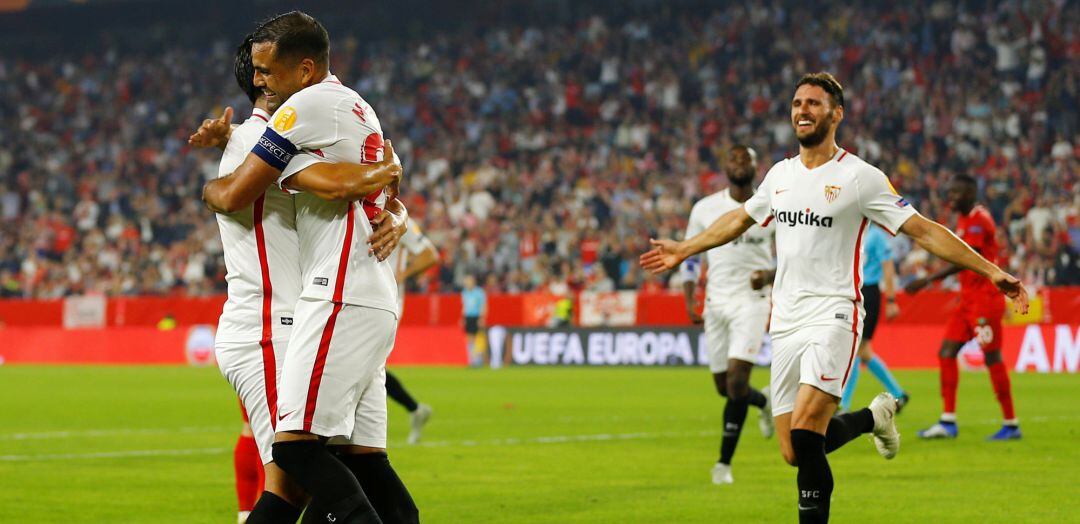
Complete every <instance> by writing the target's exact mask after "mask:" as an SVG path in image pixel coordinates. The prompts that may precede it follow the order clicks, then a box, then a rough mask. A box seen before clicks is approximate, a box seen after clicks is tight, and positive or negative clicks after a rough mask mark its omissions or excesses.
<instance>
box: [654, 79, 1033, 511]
mask: <svg viewBox="0 0 1080 524" xmlns="http://www.w3.org/2000/svg"><path fill="white" fill-rule="evenodd" d="M843 118H844V91H843V88H842V87H841V86H840V83H839V82H837V81H836V79H835V78H833V76H832V75H830V74H828V73H814V74H808V75H805V76H803V77H802V78H801V79H800V80H799V82H798V83H797V84H796V86H795V95H794V97H793V98H792V101H791V125H792V127H794V129H795V135H796V137H797V139H798V141H799V155H798V156H796V157H794V158H788V159H785V160H782V161H780V162H778V163H776V165H774V166H773V167H772V169H770V170H769V172H768V173H767V174H766V175H765V179H764V181H763V182H762V183H761V185H760V186H759V187H758V190H757V192H755V193H754V196H753V197H751V198H750V200H748V201H747V202H746V203H745V204H744V205H743V206H740V207H738V208H736V209H734V210H733V211H730V212H728V213H727V214H725V215H723V216H722V217H720V218H719V219H717V220H716V221H715V222H713V223H712V224H711V225H709V227H708V228H707V229H705V231H703V232H701V233H700V234H698V235H696V236H694V237H692V238H688V239H686V240H684V241H682V242H675V241H672V240H653V241H652V245H653V249H652V250H650V251H649V252H647V253H645V254H643V255H642V256H641V265H642V267H644V268H645V269H648V270H650V271H653V272H656V273H659V272H663V271H667V270H670V269H673V268H675V267H677V266H678V265H679V264H680V263H681V262H682V261H683V260H685V259H686V258H687V257H689V256H691V255H694V254H696V253H700V252H702V251H705V250H708V249H711V248H713V247H716V246H720V245H723V244H726V243H728V242H731V241H733V240H734V239H736V238H738V237H739V236H740V235H741V234H742V233H743V232H745V231H746V230H747V229H749V228H750V227H752V226H754V225H755V223H756V224H765V223H769V222H775V223H776V250H777V270H776V283H775V286H774V288H773V310H772V319H771V324H770V333H771V335H772V339H773V365H772V370H771V380H770V385H769V387H770V390H771V391H772V410H773V415H774V417H775V422H776V430H777V436H778V437H779V441H780V449H781V453H782V455H783V456H784V459H785V460H786V461H787V462H788V463H789V464H791V465H792V466H796V467H797V468H798V474H797V476H796V480H797V484H798V490H797V493H798V515H799V522H801V523H819V522H828V519H829V512H830V504H831V498H832V491H833V476H832V471H831V469H830V467H829V461H828V459H827V458H826V454H827V453H829V452H831V451H834V450H836V449H838V448H840V447H841V446H843V445H845V444H846V443H848V442H850V441H851V440H853V439H854V438H856V437H858V436H859V435H862V434H866V433H873V440H874V444H875V446H876V447H877V450H878V452H879V453H880V454H881V455H882V456H883V457H885V458H887V459H889V458H892V457H894V456H895V455H896V453H897V452H898V451H899V448H900V435H899V433H898V432H897V430H896V425H895V421H894V416H895V414H896V409H897V402H896V399H895V398H894V397H893V396H892V395H890V394H888V393H881V394H880V395H878V396H877V397H876V398H875V399H874V401H873V402H872V403H871V404H870V406H869V407H868V408H864V409H860V410H857V411H853V412H851V413H846V414H843V415H835V413H836V411H837V405H838V401H839V399H840V395H841V391H842V390H843V387H844V384H845V383H846V382H847V380H848V376H849V373H850V370H851V366H852V364H853V363H854V360H855V353H856V350H857V348H858V345H859V339H860V338H861V332H862V321H863V316H864V308H863V304H862V301H863V297H862V291H861V287H862V282H861V281H862V262H861V260H860V258H861V256H862V242H863V235H864V234H865V231H866V228H867V226H868V225H869V223H870V222H871V221H873V222H876V223H877V224H878V225H880V226H882V227H883V228H885V229H886V230H888V231H889V232H891V233H896V232H903V233H904V234H906V235H908V236H910V237H912V238H913V239H914V240H915V241H916V242H917V243H918V244H919V245H920V246H922V247H923V248H924V249H926V250H927V251H929V252H930V253H932V254H934V255H937V256H938V257H940V258H943V259H945V260H947V261H949V262H951V263H953V264H955V265H957V266H961V267H964V268H967V269H971V270H973V271H974V272H976V273H978V274H979V275H980V276H981V277H982V278H986V279H988V280H990V281H991V282H992V283H993V284H994V285H995V286H996V287H997V288H998V289H999V290H1001V292H1004V293H1005V294H1007V295H1009V296H1010V297H1012V298H1013V299H1014V300H1015V305H1016V307H1018V308H1019V309H1021V310H1026V309H1027V291H1026V290H1025V289H1024V287H1023V285H1022V284H1021V283H1020V281H1019V280H1017V279H1016V278H1014V277H1013V276H1011V275H1009V274H1008V273H1005V272H1004V271H1002V270H1001V269H1000V268H998V267H997V266H996V265H994V264H993V263H991V262H990V261H988V260H986V259H985V258H983V257H982V256H980V255H979V254H978V253H977V252H976V251H975V250H973V249H971V247H969V246H968V245H967V244H965V243H964V242H963V241H961V240H960V239H959V238H957V237H956V236H955V235H953V234H952V233H951V232H949V230H948V229H946V228H944V227H943V226H941V225H940V224H938V223H936V222H933V221H931V220H928V219H926V218H924V217H923V216H921V215H919V214H918V213H917V212H916V211H915V210H914V209H912V207H911V205H910V204H908V202H907V201H906V200H904V198H903V197H901V196H900V195H898V194H897V193H896V191H895V190H894V189H893V188H892V185H891V184H890V183H889V180H888V178H886V176H885V174H884V173H882V172H881V171H880V170H878V169H877V168H875V167H873V166H871V165H870V164H868V163H866V162H865V161H863V160H862V159H860V158H858V157H856V156H855V155H853V154H851V153H849V152H847V151H845V150H843V149H841V148H840V147H838V146H837V145H836V130H837V127H838V126H839V125H840V122H841V121H843Z"/></svg>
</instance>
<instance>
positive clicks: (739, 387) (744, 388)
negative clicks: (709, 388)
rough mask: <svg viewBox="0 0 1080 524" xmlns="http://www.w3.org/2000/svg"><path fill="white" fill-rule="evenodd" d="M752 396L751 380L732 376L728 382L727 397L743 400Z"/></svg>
mask: <svg viewBox="0 0 1080 524" xmlns="http://www.w3.org/2000/svg"><path fill="white" fill-rule="evenodd" d="M748 396H750V381H749V380H747V379H746V378H744V377H731V378H730V379H728V383H727V397H728V398H729V399H731V400H743V399H745V398H746V397H748Z"/></svg>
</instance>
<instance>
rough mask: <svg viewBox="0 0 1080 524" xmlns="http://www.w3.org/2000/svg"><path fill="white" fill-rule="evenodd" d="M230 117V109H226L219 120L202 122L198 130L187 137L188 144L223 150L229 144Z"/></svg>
mask: <svg viewBox="0 0 1080 524" xmlns="http://www.w3.org/2000/svg"><path fill="white" fill-rule="evenodd" d="M232 117H233V109H232V107H226V108H225V111H223V112H222V113H221V117H220V118H208V119H206V120H203V123H202V125H201V126H199V129H197V130H196V131H195V132H194V133H192V135H191V136H189V137H188V144H189V145H191V146H194V147H200V148H202V147H216V148H218V149H225V145H226V144H228V143H229V137H230V136H232V131H233V124H232Z"/></svg>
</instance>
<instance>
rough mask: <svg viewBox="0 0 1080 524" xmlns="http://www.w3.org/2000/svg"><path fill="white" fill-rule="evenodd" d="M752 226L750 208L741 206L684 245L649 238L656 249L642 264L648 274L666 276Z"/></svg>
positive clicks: (644, 256) (641, 259) (641, 258)
mask: <svg viewBox="0 0 1080 524" xmlns="http://www.w3.org/2000/svg"><path fill="white" fill-rule="evenodd" d="M752 225H754V219H753V218H750V215H749V214H747V212H746V209H744V208H742V207H739V208H736V209H733V210H731V211H729V212H727V213H725V214H724V216H722V217H720V218H718V219H716V221H715V222H713V223H712V224H710V225H709V227H708V228H706V229H705V231H702V232H701V233H698V234H697V235H694V237H692V238H688V239H686V240H683V241H682V242H676V241H674V240H666V239H665V240H653V239H649V243H650V244H652V247H653V248H652V249H651V250H650V251H648V252H647V253H645V254H643V255H641V257H640V258H639V259H638V262H639V263H640V264H641V267H642V268H644V269H646V270H648V271H651V272H653V273H663V272H664V271H667V270H669V269H674V268H675V267H676V266H678V265H679V264H681V263H682V261H683V260H686V259H687V258H688V257H690V256H692V255H696V254H698V253H701V252H702V251H707V250H709V249H712V248H714V247H716V246H722V245H724V244H727V243H728V242H731V241H732V240H735V239H736V238H738V236H739V235H741V234H743V232H744V231H746V230H747V229H749V228H750V226H752Z"/></svg>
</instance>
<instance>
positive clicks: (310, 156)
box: [270, 75, 398, 315]
mask: <svg viewBox="0 0 1080 524" xmlns="http://www.w3.org/2000/svg"><path fill="white" fill-rule="evenodd" d="M270 121H271V126H272V127H273V130H274V132H275V133H276V134H277V135H278V137H279V139H280V140H283V142H282V143H283V144H287V145H289V146H291V148H293V149H295V150H296V151H297V154H296V155H295V156H293V157H292V158H291V159H290V161H289V163H288V165H286V166H285V169H284V170H283V171H282V173H281V177H280V179H279V182H281V183H284V182H285V181H286V180H287V179H288V178H289V177H290V176H292V175H294V174H296V173H298V172H300V171H302V170H303V169H304V168H306V167H308V166H311V165H312V164H314V163H316V162H352V163H358V164H359V163H373V162H378V161H380V160H382V155H383V133H382V127H381V126H380V124H379V118H378V116H376V114H375V111H374V110H373V109H372V108H371V106H369V105H368V104H367V102H365V101H364V99H363V98H361V97H360V95H358V94H357V93H356V91H353V90H352V89H349V88H348V87H345V86H343V85H341V83H339V82H338V81H337V78H336V77H334V76H332V75H331V76H329V77H328V78H327V79H326V80H325V81H323V82H321V83H318V84H315V85H313V86H310V87H307V88H304V89H302V90H300V91H299V92H297V93H296V94H294V95H293V96H291V97H289V99H288V100H286V101H285V103H284V104H283V105H282V107H280V108H278V110H277V111H276V112H275V113H274V116H273V117H272V118H271V119H270ZM295 199H296V230H297V233H298V236H299V241H300V267H301V281H302V282H303V289H302V291H301V296H302V297H303V298H311V299H318V300H328V301H331V302H335V303H344V304H351V305H358V306H365V307H370V308H376V309H383V310H386V311H390V312H391V313H393V314H394V315H397V314H398V306H397V296H398V290H397V281H396V280H395V279H394V271H393V269H392V268H391V266H390V264H389V263H388V262H386V261H381V262H380V261H379V260H378V259H377V258H375V256H374V255H372V254H370V253H369V250H368V239H369V238H370V237H371V235H372V233H373V230H372V226H371V223H370V220H371V219H372V218H374V217H375V216H376V215H377V214H378V213H379V212H381V211H382V209H383V208H384V207H385V205H386V200H387V199H386V195H385V194H384V192H383V191H381V190H380V191H376V192H375V193H373V194H371V195H368V196H367V197H365V198H363V199H361V200H358V201H356V202H329V201H326V200H322V199H319V198H318V197H315V196H314V195H310V194H307V193H297V194H296V195H295Z"/></svg>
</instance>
